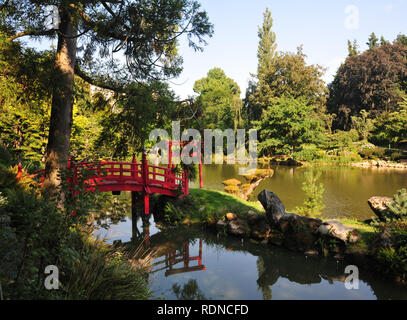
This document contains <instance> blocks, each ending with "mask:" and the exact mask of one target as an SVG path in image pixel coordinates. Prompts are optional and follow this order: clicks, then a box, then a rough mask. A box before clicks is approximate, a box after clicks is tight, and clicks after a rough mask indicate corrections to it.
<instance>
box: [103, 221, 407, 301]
mask: <svg viewBox="0 0 407 320" xmlns="http://www.w3.org/2000/svg"><path fill="white" fill-rule="evenodd" d="M134 229H135V228H133V230H134ZM131 230H132V221H131V218H130V217H129V218H127V219H126V221H125V222H122V223H119V224H117V225H115V226H113V227H112V228H111V229H109V231H108V232H107V233H105V234H103V236H106V237H107V238H108V239H109V240H108V241H109V242H112V241H114V240H122V242H125V243H127V244H128V245H131V246H134V247H138V246H139V245H140V243H142V241H144V242H143V243H144V245H145V246H148V247H149V248H154V249H155V250H157V254H156V256H155V259H154V260H153V269H152V273H151V274H150V275H149V280H150V286H151V289H152V290H153V292H154V299H166V300H202V299H205V300H206V299H209V300H215V299H219V300H262V299H266V300H270V299H273V300H280V299H281V300H299V299H300V300H316V299H318V300H324V299H328V300H352V299H358V300H374V299H385V300H387V299H403V300H404V299H407V287H406V286H401V285H400V284H398V283H395V282H392V281H387V280H385V279H384V278H383V276H382V275H381V274H375V273H372V272H370V271H367V270H365V269H364V268H363V266H359V268H360V269H359V278H360V280H359V288H358V289H357V290H348V289H346V287H345V279H346V277H347V274H345V272H344V271H345V267H346V264H345V263H344V262H342V261H337V260H335V259H333V258H323V257H311V256H306V255H304V254H303V253H297V252H292V251H288V250H285V249H282V248H278V247H274V246H267V245H261V244H257V243H253V242H251V241H249V240H246V241H243V242H242V241H241V240H240V239H238V238H234V237H230V236H229V237H225V236H223V235H217V234H215V233H212V232H207V231H204V230H201V229H199V228H185V227H178V228H174V229H167V230H163V231H162V230H160V229H158V228H157V227H156V226H155V224H154V220H153V218H151V219H150V225H149V226H148V227H146V226H144V228H143V225H142V222H141V219H139V221H137V232H134V234H132V231H131Z"/></svg>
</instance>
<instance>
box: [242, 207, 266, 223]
mask: <svg viewBox="0 0 407 320" xmlns="http://www.w3.org/2000/svg"><path fill="white" fill-rule="evenodd" d="M265 219H266V216H265V215H262V214H258V213H256V212H254V211H252V210H250V211H248V212H247V222H248V223H249V225H254V224H256V223H257V222H258V221H259V220H263V221H264V220H265ZM266 223H267V221H266Z"/></svg>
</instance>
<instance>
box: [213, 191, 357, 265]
mask: <svg viewBox="0 0 407 320" xmlns="http://www.w3.org/2000/svg"><path fill="white" fill-rule="evenodd" d="M258 199H259V201H260V203H261V204H262V205H263V207H264V209H265V211H266V214H265V215H262V214H258V213H255V212H254V211H249V212H248V213H247V219H242V218H239V217H238V216H237V215H236V214H234V213H228V214H226V215H225V217H224V218H223V219H220V220H218V221H217V223H216V229H217V231H218V232H226V233H228V234H230V235H233V236H238V237H242V238H251V239H254V240H256V241H259V242H261V243H263V244H272V245H277V246H283V247H285V248H287V249H289V250H293V251H301V252H304V253H306V254H312V255H319V254H322V255H324V256H327V255H330V254H333V255H334V256H335V257H336V258H338V259H343V258H345V255H346V254H352V255H354V254H355V252H354V250H352V251H349V250H347V249H348V247H349V246H351V245H352V244H355V243H357V242H358V241H359V240H360V239H361V235H360V233H359V232H358V230H356V229H354V228H351V227H348V226H345V225H343V224H342V223H341V222H339V221H338V220H328V221H322V220H320V219H314V218H309V217H304V216H300V215H297V214H294V213H287V212H286V211H285V207H284V205H283V203H282V202H281V200H280V199H279V198H278V196H277V195H275V194H274V193H273V192H271V191H268V190H264V191H262V192H261V193H260V194H259V196H258Z"/></svg>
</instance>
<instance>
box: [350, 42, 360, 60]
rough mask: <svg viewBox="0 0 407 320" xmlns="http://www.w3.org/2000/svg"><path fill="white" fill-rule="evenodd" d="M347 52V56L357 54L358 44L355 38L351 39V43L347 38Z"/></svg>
mask: <svg viewBox="0 0 407 320" xmlns="http://www.w3.org/2000/svg"><path fill="white" fill-rule="evenodd" d="M348 53H349V57H353V56H357V55H358V54H359V51H358V44H357V43H356V40H353V43H352V42H351V41H350V40H348Z"/></svg>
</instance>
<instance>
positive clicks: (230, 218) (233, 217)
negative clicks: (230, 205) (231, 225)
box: [225, 213, 237, 221]
mask: <svg viewBox="0 0 407 320" xmlns="http://www.w3.org/2000/svg"><path fill="white" fill-rule="evenodd" d="M225 217H226V220H228V221H233V220H236V219H237V215H236V214H235V213H226V215H225Z"/></svg>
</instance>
